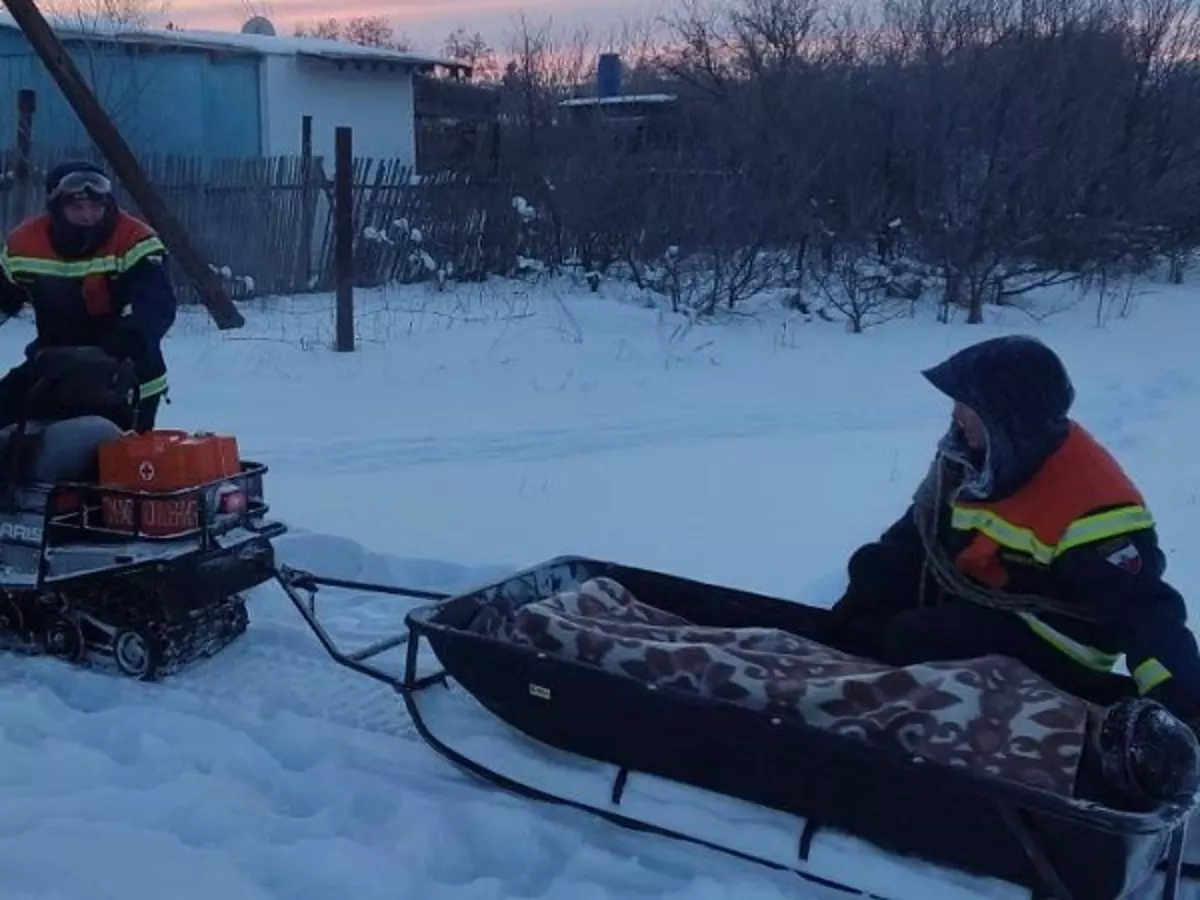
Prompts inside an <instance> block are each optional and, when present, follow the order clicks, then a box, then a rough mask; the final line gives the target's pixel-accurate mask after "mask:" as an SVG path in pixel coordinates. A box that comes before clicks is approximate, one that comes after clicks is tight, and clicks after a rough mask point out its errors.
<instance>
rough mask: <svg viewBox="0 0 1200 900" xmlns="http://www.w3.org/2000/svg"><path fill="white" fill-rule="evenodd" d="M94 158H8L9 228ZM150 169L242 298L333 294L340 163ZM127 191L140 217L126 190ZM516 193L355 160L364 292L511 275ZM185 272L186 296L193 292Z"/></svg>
mask: <svg viewBox="0 0 1200 900" xmlns="http://www.w3.org/2000/svg"><path fill="white" fill-rule="evenodd" d="M88 157H91V158H94V157H95V154H94V153H93V152H89V151H86V150H84V151H80V152H76V153H63V152H57V153H55V154H53V156H49V155H46V156H40V155H38V154H36V153H35V154H34V155H32V156H31V157H30V158H29V159H28V160H27V161H26V162H25V165H24V166H21V165H20V162H21V161H20V160H18V158H17V153H16V151H15V150H7V151H5V150H0V227H3V228H4V229H5V230H7V229H9V228H12V227H13V226H14V225H16V224H17V223H18V222H19V221H21V219H22V218H24V217H25V216H27V215H31V214H34V213H37V212H39V211H40V210H41V209H42V205H43V196H44V193H43V191H44V180H45V173H46V172H47V171H48V170H49V168H51V167H52V166H53V165H55V164H56V163H58V162H60V161H62V160H63V159H73V158H88ZM140 162H141V163H142V166H143V167H144V169H145V170H146V172H147V174H148V175H149V177H150V179H151V180H152V182H153V183H154V184H155V185H156V186H157V188H158V190H159V191H160V192H161V194H162V196H163V198H164V200H165V201H166V203H167V204H168V205H169V206H170V208H171V209H172V211H173V212H174V214H175V215H176V217H177V218H178V219H179V220H180V222H181V223H182V224H183V226H184V228H185V229H186V230H187V232H188V233H189V235H190V236H191V238H192V241H193V242H194V244H195V245H196V247H197V249H198V250H199V251H200V253H201V254H202V255H203V257H204V258H205V259H206V260H207V261H208V262H209V264H210V265H211V266H212V267H213V268H214V269H215V270H216V271H217V272H218V273H220V274H221V276H222V277H223V278H224V280H225V282H226V283H227V285H228V287H229V290H230V292H231V294H232V295H233V296H234V298H235V299H242V298H245V297H248V296H254V295H265V294H295V293H305V292H311V291H328V290H332V289H333V287H334V284H335V279H334V246H335V243H334V217H333V166H332V160H326V159H322V158H320V157H314V158H311V159H305V158H303V157H299V156H287V157H273V158H260V159H259V158H256V159H231V160H212V159H204V158H198V157H193V158H188V157H177V156H158V157H156V156H147V157H142V158H141V159H140ZM117 190H118V197H119V199H120V201H121V202H122V204H123V205H124V206H125V207H126V208H127V209H129V210H130V212H132V213H134V214H135V215H137V214H139V212H140V211H139V209H138V206H137V204H136V203H134V202H133V200H132V198H131V197H130V196H129V195H128V193H127V192H126V191H125V190H124V188H123V187H122V186H121V185H120V184H118V185H117ZM512 192H513V181H512V179H499V178H494V179H490V180H483V179H480V178H477V177H473V176H469V175H455V174H451V173H445V174H439V175H435V176H417V175H416V174H415V173H414V172H413V170H412V169H411V168H409V167H407V166H404V165H401V164H400V163H399V162H397V161H395V160H387V159H356V160H355V163H354V174H353V197H354V221H355V245H356V249H355V283H356V285H357V286H374V285H379V284H383V283H386V282H394V281H401V282H411V281H421V280H429V279H432V278H436V277H439V275H440V274H444V275H448V276H451V277H453V278H456V279H458V280H463V279H481V278H483V277H486V276H487V275H489V274H499V273H503V272H504V271H506V269H508V268H510V267H511V266H512V265H513V260H514V259H515V254H516V253H517V250H518V247H519V245H520V232H521V229H522V220H521V218H520V216H519V214H518V213H517V211H516V209H515V208H514V206H513V204H512V196H513V193H512ZM176 272H177V278H176V282H177V284H178V285H179V286H180V288H181V293H182V294H184V295H190V292H189V291H188V290H187V285H186V279H185V278H183V277H182V275H181V274H179V273H178V270H176ZM184 299H185V300H186V299H194V298H191V297H190V296H185V297H184Z"/></svg>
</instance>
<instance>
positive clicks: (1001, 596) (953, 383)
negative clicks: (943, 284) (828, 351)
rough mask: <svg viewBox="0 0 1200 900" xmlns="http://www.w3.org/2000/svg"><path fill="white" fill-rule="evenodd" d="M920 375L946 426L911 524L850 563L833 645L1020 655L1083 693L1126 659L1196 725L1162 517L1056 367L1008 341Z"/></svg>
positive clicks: (867, 652)
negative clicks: (1082, 420) (1073, 414)
mask: <svg viewBox="0 0 1200 900" xmlns="http://www.w3.org/2000/svg"><path fill="white" fill-rule="evenodd" d="M922 374H923V375H924V377H925V378H926V379H927V380H928V381H929V382H930V383H931V384H932V385H933V386H934V387H935V388H937V389H938V390H939V391H940V392H941V393H943V394H945V395H946V396H947V397H948V398H949V399H950V400H951V401H953V404H954V407H953V413H952V416H951V424H950V427H949V429H948V431H947V433H946V434H945V435H944V436H943V438H942V439H941V441H940V442H939V444H938V448H937V453H936V454H935V459H934V462H933V465H932V466H931V468H930V470H929V473H928V474H927V476H926V477H925V479H924V480H923V481H922V483H921V485H920V486H919V488H918V489H917V491H916V493H915V495H914V497H913V500H912V503H911V505H910V506H909V507H908V509H907V510H906V512H905V514H904V515H903V516H902V517H901V518H900V519H899V520H898V521H896V522H895V523H894V524H892V525H891V526H890V527H889V528H888V529H887V530H886V531H885V532H884V533H883V535H882V536H881V537H880V538H879V539H878V540H876V541H872V542H870V543H868V544H866V545H865V546H862V547H860V548H859V549H858V550H856V551H855V553H854V554H853V555H852V556H851V558H850V560H849V565H848V570H849V585H848V587H847V590H846V592H845V594H844V595H843V596H842V598H841V599H840V600H839V601H838V603H837V604H836V605H835V606H834V608H833V611H832V614H831V617H830V622H829V633H828V635H827V636H826V639H827V640H828V641H829V642H830V643H831V644H833V645H835V646H839V647H841V648H842V649H844V650H846V651H848V652H851V653H856V654H858V655H861V656H866V657H869V658H873V659H878V660H880V661H882V662H886V663H888V664H890V665H897V666H903V665H912V664H915V663H920V662H936V661H949V660H954V659H965V658H973V657H980V656H986V655H989V654H998V655H1003V656H1009V657H1014V658H1016V659H1019V660H1020V661H1022V662H1023V663H1025V664H1026V665H1028V666H1029V667H1030V668H1031V669H1033V670H1034V671H1036V672H1038V673H1039V674H1040V675H1042V677H1044V678H1046V679H1047V680H1049V681H1051V682H1053V683H1055V684H1057V685H1059V686H1060V687H1062V688H1063V689H1065V690H1076V691H1077V692H1083V693H1086V691H1087V687H1085V686H1087V685H1096V684H1098V683H1099V682H1100V681H1102V680H1104V679H1103V678H1101V679H1097V678H1096V677H1095V674H1094V673H1110V672H1111V670H1112V669H1113V668H1114V667H1115V665H1116V663H1117V661H1118V660H1119V658H1120V656H1121V655H1122V654H1124V655H1125V658H1126V665H1127V667H1128V670H1129V672H1130V674H1131V675H1132V677H1133V681H1134V683H1135V684H1136V688H1137V692H1138V693H1139V694H1140V695H1141V696H1142V697H1144V698H1146V699H1148V700H1154V701H1156V702H1158V703H1160V704H1162V705H1163V706H1164V707H1166V708H1167V709H1168V710H1170V711H1171V712H1172V713H1174V714H1175V715H1176V716H1177V717H1178V718H1180V719H1183V720H1184V721H1186V722H1188V723H1189V724H1190V725H1192V727H1193V728H1198V727H1200V655H1198V653H1197V645H1196V640H1195V638H1194V637H1193V634H1192V632H1191V631H1190V629H1189V628H1188V625H1187V610H1186V606H1185V604H1184V601H1183V598H1182V597H1181V596H1180V594H1179V593H1178V592H1177V591H1176V590H1175V589H1174V588H1173V587H1172V586H1171V585H1170V584H1168V583H1167V582H1166V581H1165V580H1164V571H1165V568H1166V560H1165V557H1164V554H1163V552H1162V550H1161V549H1160V548H1159V544H1158V536H1157V530H1156V527H1155V520H1154V517H1153V515H1152V514H1151V512H1150V510H1149V509H1148V507H1147V504H1146V501H1145V499H1144V498H1143V496H1142V494H1141V492H1140V491H1139V490H1138V488H1137V486H1136V485H1135V484H1134V483H1133V481H1132V480H1131V478H1130V477H1129V475H1128V474H1126V472H1125V471H1124V470H1123V469H1122V468H1121V466H1120V465H1119V464H1118V462H1117V461H1116V460H1115V459H1114V458H1113V456H1112V455H1111V454H1110V453H1109V452H1108V451H1107V450H1106V449H1105V448H1104V447H1103V446H1102V445H1101V444H1100V443H1099V442H1098V441H1097V440H1096V438H1095V437H1093V436H1092V435H1091V434H1090V433H1089V432H1088V431H1087V430H1086V429H1085V428H1084V427H1083V426H1082V425H1080V424H1079V423H1078V422H1076V421H1075V420H1073V419H1072V418H1070V416H1069V410H1070V408H1071V405H1072V403H1073V402H1074V399H1075V390H1074V387H1073V386H1072V384H1071V380H1070V378H1069V377H1068V374H1067V371H1066V369H1065V367H1064V365H1063V363H1062V361H1061V360H1060V359H1059V357H1058V356H1057V355H1056V354H1055V353H1054V352H1053V351H1052V350H1051V349H1049V348H1048V347H1047V346H1046V345H1044V344H1043V343H1041V342H1040V341H1038V340H1036V339H1034V338H1030V337H1023V336H1015V337H1002V338H996V339H992V340H986V341H983V342H981V343H978V344H975V345H973V346H970V347H967V348H966V349H964V350H961V351H959V352H958V353H955V354H954V355H952V356H951V357H950V358H948V359H947V360H945V361H944V362H942V363H941V364H939V365H937V366H934V367H933V368H930V369H927V370H926V371H924V372H923V373H922ZM1109 677H1111V676H1109ZM1074 685H1079V686H1080V687H1078V688H1075V687H1073V686H1074Z"/></svg>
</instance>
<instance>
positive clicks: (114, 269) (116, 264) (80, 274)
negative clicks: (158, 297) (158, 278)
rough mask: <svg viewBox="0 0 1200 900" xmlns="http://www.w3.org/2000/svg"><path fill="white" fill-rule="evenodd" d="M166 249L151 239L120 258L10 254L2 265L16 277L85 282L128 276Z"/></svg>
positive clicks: (152, 237) (161, 243) (137, 244)
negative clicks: (99, 277) (86, 279)
mask: <svg viewBox="0 0 1200 900" xmlns="http://www.w3.org/2000/svg"><path fill="white" fill-rule="evenodd" d="M166 250H167V248H166V247H165V246H164V245H163V242H162V241H160V240H159V239H158V238H157V237H154V236H150V237H148V238H145V239H143V240H141V241H138V242H137V243H136V244H134V245H133V246H132V247H131V248H130V249H129V250H127V251H126V252H125V253H123V254H121V255H120V256H116V255H114V254H109V255H108V256H96V257H93V258H92V259H76V260H58V259H39V258H37V257H34V256H13V255H11V254H9V253H8V252H7V251H6V252H5V254H4V257H3V260H2V264H3V266H4V269H5V271H7V272H9V273H11V274H14V275H17V274H20V275H49V276H51V277H58V278H84V277H86V276H88V275H120V274H121V273H122V272H128V271H129V270H130V269H132V268H133V267H134V266H136V265H137V264H138V263H140V262H141V261H142V260H143V259H145V258H146V257H148V256H153V255H155V254H161V253H166Z"/></svg>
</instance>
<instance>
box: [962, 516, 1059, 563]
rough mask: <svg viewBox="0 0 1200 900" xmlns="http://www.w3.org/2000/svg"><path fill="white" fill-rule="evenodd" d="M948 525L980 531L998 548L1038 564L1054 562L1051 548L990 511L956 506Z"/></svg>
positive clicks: (1033, 535) (1023, 529)
mask: <svg viewBox="0 0 1200 900" xmlns="http://www.w3.org/2000/svg"><path fill="white" fill-rule="evenodd" d="M950 525H951V526H952V527H953V528H957V529H958V530H959V531H969V530H971V529H975V530H976V531H982V532H983V533H984V534H986V535H987V536H988V537H990V538H991V539H992V540H993V541H995V542H996V543H997V544H999V545H1000V546H1002V547H1008V548H1009V549H1010V550H1018V551H1020V552H1021V553H1028V554H1029V555H1030V556H1032V557H1033V558H1034V559H1036V560H1037V561H1038V562H1042V563H1046V564H1047V565H1048V564H1049V563H1050V562H1052V561H1053V560H1054V548H1053V547H1050V546H1048V545H1046V544H1043V543H1042V542H1041V541H1039V540H1038V539H1037V536H1036V535H1035V534H1034V533H1033V532H1032V531H1030V530H1029V529H1028V528H1018V527H1017V526H1016V525H1013V524H1012V523H1011V522H1007V521H1005V520H1004V519H1002V518H1000V516H998V515H996V514H995V513H994V512H991V511H990V510H986V509H969V508H965V507H959V506H956V507H954V513H953V515H952V516H951V519H950Z"/></svg>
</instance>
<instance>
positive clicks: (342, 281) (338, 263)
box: [333, 125, 354, 353]
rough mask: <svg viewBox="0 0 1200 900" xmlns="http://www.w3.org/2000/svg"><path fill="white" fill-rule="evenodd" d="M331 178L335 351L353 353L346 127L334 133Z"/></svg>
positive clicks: (350, 155) (350, 163)
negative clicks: (335, 289)
mask: <svg viewBox="0 0 1200 900" xmlns="http://www.w3.org/2000/svg"><path fill="white" fill-rule="evenodd" d="M336 138H337V140H336V151H335V159H336V162H335V166H336V168H335V170H334V175H333V229H334V270H335V277H336V278H337V349H338V351H339V352H342V353H345V352H349V351H351V350H353V349H354V192H353V180H354V177H353V171H352V170H353V167H354V141H353V137H352V134H351V131H350V129H349V128H348V127H346V126H344V125H342V126H338V129H337V131H336Z"/></svg>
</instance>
